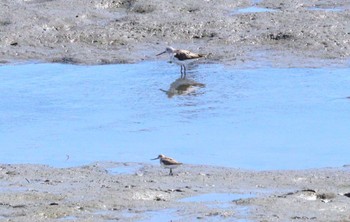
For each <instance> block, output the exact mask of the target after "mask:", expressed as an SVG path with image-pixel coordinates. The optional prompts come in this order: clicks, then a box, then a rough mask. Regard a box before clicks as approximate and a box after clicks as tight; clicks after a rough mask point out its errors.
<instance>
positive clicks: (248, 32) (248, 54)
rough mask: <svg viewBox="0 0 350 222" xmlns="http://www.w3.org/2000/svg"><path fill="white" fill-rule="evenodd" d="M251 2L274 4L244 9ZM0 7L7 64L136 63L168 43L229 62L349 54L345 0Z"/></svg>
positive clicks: (306, 60) (311, 61)
mask: <svg viewBox="0 0 350 222" xmlns="http://www.w3.org/2000/svg"><path fill="white" fill-rule="evenodd" d="M249 7H258V8H259V9H262V10H266V9H268V10H269V11H265V12H264V11H263V12H251V13H240V12H239V10H240V9H244V8H249ZM0 9H1V10H0V34H1V35H0V61H1V62H2V63H7V62H17V61H28V60H29V61H45V62H60V63H74V64H106V63H132V62H139V61H143V60H155V59H158V58H156V57H155V54H156V53H158V52H160V51H163V50H164V48H165V47H166V46H168V45H172V46H174V47H177V48H185V49H190V50H193V51H196V52H201V53H207V54H210V56H209V57H208V58H207V59H206V60H205V61H204V62H216V63H217V62H219V63H225V64H230V65H242V64H243V65H244V64H246V63H247V62H253V63H254V65H255V66H259V65H261V64H268V65H270V66H283V67H290V66H297V67H310V66H311V67H314V66H317V67H319V66H329V65H334V64H335V65H344V64H348V58H349V55H350V26H349V22H348V21H349V20H350V3H349V1H347V0H337V1H333V0H287V1H285V0H255V1H253V0H252V1H249V0H237V1H231V0H215V1H214V0H184V1H163V0H3V1H1V2H0Z"/></svg>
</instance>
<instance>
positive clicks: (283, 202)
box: [0, 162, 350, 221]
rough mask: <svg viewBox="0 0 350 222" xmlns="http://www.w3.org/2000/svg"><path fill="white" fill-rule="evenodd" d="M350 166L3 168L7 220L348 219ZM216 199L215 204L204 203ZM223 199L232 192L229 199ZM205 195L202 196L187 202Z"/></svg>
mask: <svg viewBox="0 0 350 222" xmlns="http://www.w3.org/2000/svg"><path fill="white" fill-rule="evenodd" d="M349 173H350V171H349V168H348V167H346V166H344V167H342V168H325V169H313V170H299V171H248V170H241V169H232V168H223V167H213V166H204V165H203V166H201V165H186V164H185V165H184V166H182V167H180V168H178V169H176V171H175V173H174V176H169V175H168V170H166V169H162V168H160V166H158V165H150V164H145V163H116V162H98V163H93V164H90V165H86V166H81V167H73V168H52V167H49V166H45V165H27V164H21V165H16V164H12V165H5V164H3V165H1V166H0V177H1V183H2V188H1V193H2V194H1V199H0V218H1V219H2V220H6V221H34V220H35V221H56V220H57V219H59V220H63V221H65V220H72V221H109V220H117V221H142V220H145V221H147V220H155V219H156V218H161V220H160V221H171V220H172V221H193V220H197V219H201V220H204V221H237V220H240V219H241V220H245V221H308V220H313V221H348V220H350V215H349V207H350V199H349V197H350V177H349ZM203 194H212V195H213V199H208V198H207V199H205V198H204V199H202V200H201V199H200V197H201V195H203ZM220 195H228V197H227V198H225V199H224V200H223V199H222V198H221V199H220ZM229 195H237V198H235V197H234V196H229ZM189 197H199V199H198V200H196V199H187V200H186V199H185V198H189Z"/></svg>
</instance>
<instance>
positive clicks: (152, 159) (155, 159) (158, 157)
mask: <svg viewBox="0 0 350 222" xmlns="http://www.w3.org/2000/svg"><path fill="white" fill-rule="evenodd" d="M158 159H159V157H157V158H154V159H151V160H158Z"/></svg>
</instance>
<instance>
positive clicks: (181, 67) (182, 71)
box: [180, 65, 183, 78]
mask: <svg viewBox="0 0 350 222" xmlns="http://www.w3.org/2000/svg"><path fill="white" fill-rule="evenodd" d="M180 66H181V71H180V72H181V77H180V78H182V75H183V70H182V65H180Z"/></svg>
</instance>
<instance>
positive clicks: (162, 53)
mask: <svg viewBox="0 0 350 222" xmlns="http://www.w3.org/2000/svg"><path fill="white" fill-rule="evenodd" d="M164 53H166V51H164V52H161V53H159V54H157V55H156V56H160V55H162V54H164Z"/></svg>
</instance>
